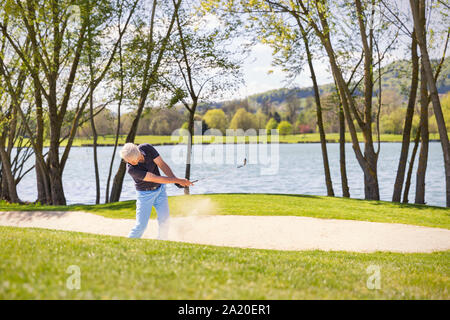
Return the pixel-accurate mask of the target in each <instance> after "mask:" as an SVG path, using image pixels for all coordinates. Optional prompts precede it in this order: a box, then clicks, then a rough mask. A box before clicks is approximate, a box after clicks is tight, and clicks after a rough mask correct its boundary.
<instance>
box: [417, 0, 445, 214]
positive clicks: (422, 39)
mask: <svg viewBox="0 0 450 320" xmlns="http://www.w3.org/2000/svg"><path fill="white" fill-rule="evenodd" d="M410 4H411V11H412V15H413V19H414V27H415V28H416V34H417V43H418V44H419V48H420V53H421V57H422V64H423V68H424V71H425V76H426V78H427V84H428V89H429V91H430V96H431V102H432V104H433V111H434V115H435V117H436V123H437V126H438V131H439V137H440V140H441V146H442V153H443V156H444V168H445V184H446V205H447V207H450V144H449V140H448V135H447V128H446V126H445V121H444V116H443V114H442V108H441V102H440V100H439V95H438V91H437V87H436V81H435V79H434V75H433V69H432V67H431V62H430V57H429V55H428V49H427V45H426V33H425V27H424V26H425V16H424V15H423V14H420V12H423V11H424V9H423V8H425V1H424V0H410ZM422 15H423V19H421V18H422V17H421V16H422Z"/></svg>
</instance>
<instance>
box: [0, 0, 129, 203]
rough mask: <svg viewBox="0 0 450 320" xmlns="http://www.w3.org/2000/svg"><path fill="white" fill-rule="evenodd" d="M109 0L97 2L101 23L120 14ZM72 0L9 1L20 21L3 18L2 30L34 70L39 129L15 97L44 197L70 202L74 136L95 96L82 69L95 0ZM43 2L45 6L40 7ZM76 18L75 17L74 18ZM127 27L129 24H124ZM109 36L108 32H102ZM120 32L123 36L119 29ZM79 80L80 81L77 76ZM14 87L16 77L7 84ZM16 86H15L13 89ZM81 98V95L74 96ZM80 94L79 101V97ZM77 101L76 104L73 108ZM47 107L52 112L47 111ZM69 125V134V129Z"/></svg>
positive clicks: (27, 66)
mask: <svg viewBox="0 0 450 320" xmlns="http://www.w3.org/2000/svg"><path fill="white" fill-rule="evenodd" d="M115 3H116V2H115V1H114V2H110V1H107V0H103V1H101V2H97V5H98V7H97V9H98V12H100V14H103V13H104V12H105V11H108V12H109V14H106V15H103V20H102V21H100V22H99V23H97V24H96V25H95V26H96V27H97V28H100V29H103V30H104V29H105V26H106V25H108V23H110V22H111V21H114V19H115V18H116V14H115V13H116V11H115V10H114V4H115ZM73 7H74V6H71V3H69V2H58V1H44V2H41V1H37V0H29V1H26V2H23V1H17V2H13V1H8V3H7V6H6V7H5V14H7V15H8V19H11V20H12V21H14V26H15V28H14V29H11V28H8V27H7V25H6V24H5V23H0V30H1V32H2V34H3V36H4V37H5V38H6V39H7V40H8V45H10V47H11V48H12V50H13V51H14V52H15V53H16V54H17V55H18V56H19V57H20V59H21V62H22V63H23V65H24V68H25V69H26V71H27V73H28V74H29V75H30V77H31V79H32V81H31V90H33V92H34V98H35V108H36V113H35V114H36V124H37V130H36V132H33V130H32V129H31V123H29V121H30V119H29V118H27V117H26V115H25V113H24V112H23V111H22V109H21V108H20V103H19V101H18V100H17V97H14V98H13V100H14V101H13V105H14V107H15V108H16V109H17V111H18V114H19V116H20V118H21V120H22V121H23V123H24V125H25V128H26V132H27V135H28V136H29V141H30V143H31V145H32V147H33V150H34V153H35V156H36V176H37V183H38V194H39V200H42V202H46V203H50V204H55V205H64V204H66V199H65V195H64V190H63V184H62V174H63V170H64V167H65V164H66V161H67V159H68V156H69V152H70V149H71V146H72V142H73V139H74V137H75V134H76V132H77V129H78V126H79V123H80V119H81V118H82V116H83V115H84V114H85V107H86V105H87V103H88V101H89V98H88V96H86V94H87V93H88V91H89V90H86V89H85V88H86V83H89V80H88V79H86V77H83V73H82V72H81V70H82V69H83V68H84V67H85V65H83V61H82V60H83V56H84V54H85V53H86V41H87V37H88V35H87V32H88V26H89V19H88V17H89V16H90V15H91V14H93V12H92V7H91V5H90V1H89V0H83V1H80V2H78V3H77V6H75V7H76V8H77V9H78V10H75V11H76V12H75V14H74V13H73V12H72V11H73V10H72V9H73ZM37 8H39V10H37ZM128 10H129V11H128V12H129V15H128V20H127V22H126V23H125V26H126V25H127V24H128V22H129V19H130V18H131V15H132V14H133V8H132V5H131V6H130V7H129V8H128ZM73 15H75V19H73ZM72 20H75V22H73V21H72ZM125 29H126V27H125V28H124V30H125ZM102 36H104V34H102ZM117 36H118V38H119V39H120V38H121V37H122V36H123V33H119V34H118V35H117ZM24 41H25V42H26V41H29V43H30V50H29V51H27V50H26V46H24V45H23V44H24ZM116 49H117V41H112V44H111V45H110V46H108V48H107V49H106V51H108V52H109V55H106V57H107V58H106V60H104V61H103V64H102V69H101V70H99V71H100V72H99V75H98V76H97V77H96V78H95V79H94V81H92V82H91V85H90V86H89V85H88V86H87V87H90V88H95V87H97V86H98V85H99V84H100V83H101V82H102V80H103V78H104V76H105V74H106V71H107V70H108V68H109V67H110V65H111V62H112V59H113V57H114V55H115V52H116ZM0 65H1V68H0V71H1V74H2V75H3V76H6V75H7V74H8V73H9V71H8V66H7V65H6V64H5V61H4V60H3V59H2V58H0ZM76 79H78V80H79V81H78V82H77V83H75V80H76ZM7 86H8V87H10V88H11V87H12V83H8V84H7ZM9 91H10V92H11V90H9ZM74 100H75V101H74ZM77 100H78V102H76V101H77ZM71 106H74V108H73V109H71ZM44 110H45V111H47V112H48V116H47V114H45V113H44ZM45 121H48V129H49V140H50V146H49V150H48V152H47V153H46V155H47V158H46V159H45V158H44V154H43V135H44V129H45V128H44V123H45ZM66 127H68V128H67V129H66ZM65 130H67V132H68V133H67V134H65ZM65 139H67V140H68V141H67V145H66V147H65V148H64V151H63V154H62V156H61V158H60V156H59V147H60V144H61V141H63V140H65Z"/></svg>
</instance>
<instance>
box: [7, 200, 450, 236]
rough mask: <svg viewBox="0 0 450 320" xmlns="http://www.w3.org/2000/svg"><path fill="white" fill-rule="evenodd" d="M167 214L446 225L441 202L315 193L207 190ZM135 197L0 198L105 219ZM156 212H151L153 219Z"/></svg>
mask: <svg viewBox="0 0 450 320" xmlns="http://www.w3.org/2000/svg"><path fill="white" fill-rule="evenodd" d="M169 206H170V212H171V216H183V215H189V214H215V215H272V216H273V215H275V216H305V217H316V218H328V219H348V220H362V221H374V222H391V223H404V224H412V225H419V226H428V227H439V228H445V229H450V210H449V209H448V208H444V207H433V206H427V205H415V204H400V203H392V202H388V201H373V200H370V201H369V200H360V199H347V198H338V197H326V196H313V195H283V194H207V195H190V196H174V197H169ZM135 208H136V207H135V201H121V202H116V203H111V204H101V205H70V206H41V205H34V204H30V205H17V204H8V203H6V202H0V211H30V210H50V211H59V210H61V211H68V210H72V211H87V212H92V213H95V214H99V215H102V216H105V217H109V218H122V219H123V218H128V219H134V218H135ZM155 216H156V213H155V212H154V210H153V212H152V217H153V218H155Z"/></svg>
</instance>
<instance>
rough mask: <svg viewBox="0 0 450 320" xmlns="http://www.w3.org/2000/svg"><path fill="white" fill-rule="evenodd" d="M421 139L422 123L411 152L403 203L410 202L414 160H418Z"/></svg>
mask: <svg viewBox="0 0 450 320" xmlns="http://www.w3.org/2000/svg"><path fill="white" fill-rule="evenodd" d="M419 141H420V125H419V128H418V129H417V132H416V137H415V138H414V148H413V151H412V154H411V160H409V167H408V174H407V176H406V181H405V190H404V192H403V201H402V202H403V203H408V202H409V200H408V196H409V188H410V186H411V177H412V172H413V168H414V162H415V160H416V154H417V150H418V149H419Z"/></svg>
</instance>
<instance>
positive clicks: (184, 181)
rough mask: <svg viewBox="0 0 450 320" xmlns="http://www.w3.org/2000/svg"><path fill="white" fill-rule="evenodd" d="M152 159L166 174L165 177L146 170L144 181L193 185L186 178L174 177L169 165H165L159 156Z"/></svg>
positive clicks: (185, 185) (184, 185)
mask: <svg viewBox="0 0 450 320" xmlns="http://www.w3.org/2000/svg"><path fill="white" fill-rule="evenodd" d="M153 161H154V162H155V163H156V165H157V166H158V167H159V168H160V169H161V170H162V171H163V172H164V173H165V174H166V175H167V177H161V176H157V175H156V174H153V173H151V172H147V174H146V175H145V177H144V181H148V182H156V183H178V184H180V185H182V186H183V187H189V186H193V185H194V184H193V183H192V182H190V181H189V180H187V179H179V178H177V177H175V175H174V174H173V171H172V169H170V167H169V166H168V165H167V163H165V162H164V160H163V159H162V158H161V156H158V157H156V158H155V159H153Z"/></svg>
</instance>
